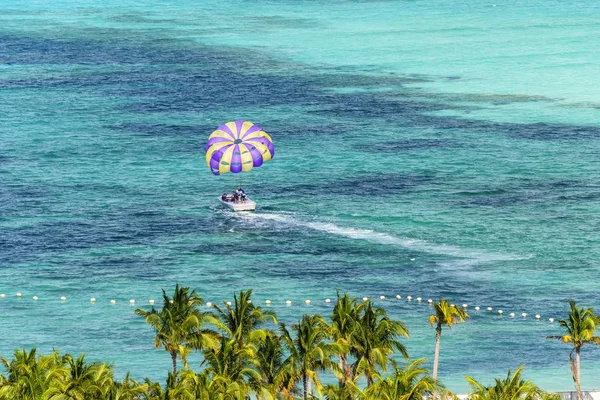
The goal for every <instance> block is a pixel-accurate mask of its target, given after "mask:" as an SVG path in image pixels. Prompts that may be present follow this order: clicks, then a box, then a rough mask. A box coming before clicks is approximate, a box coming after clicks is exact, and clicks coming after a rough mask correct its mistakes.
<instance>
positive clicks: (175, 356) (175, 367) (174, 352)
mask: <svg viewBox="0 0 600 400" xmlns="http://www.w3.org/2000/svg"><path fill="white" fill-rule="evenodd" d="M171 361H172V362H173V378H175V376H176V375H177V352H176V351H172V352H171Z"/></svg>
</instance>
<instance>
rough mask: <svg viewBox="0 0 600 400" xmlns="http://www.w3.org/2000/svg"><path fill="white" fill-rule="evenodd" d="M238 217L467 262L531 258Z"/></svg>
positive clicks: (279, 218)
mask: <svg viewBox="0 0 600 400" xmlns="http://www.w3.org/2000/svg"><path fill="white" fill-rule="evenodd" d="M239 217H240V218H244V219H248V220H253V221H255V222H257V223H259V222H263V223H266V222H275V223H280V224H285V225H288V226H294V227H304V228H309V229H312V230H315V231H320V232H326V233H330V234H333V235H337V236H342V237H347V238H351V239H359V240H365V241H368V242H371V243H377V244H383V245H392V246H397V247H401V248H404V249H407V250H412V251H415V252H419V253H428V254H434V255H441V256H447V257H453V258H459V259H464V260H468V262H466V263H465V265H467V264H471V265H472V264H473V263H477V264H481V263H487V262H495V261H516V260H526V259H530V258H533V257H534V255H533V254H529V255H526V256H522V255H514V254H500V253H491V252H485V251H479V250H470V249H464V248H461V247H459V246H452V245H440V244H435V243H430V242H428V241H427V240H420V239H409V238H401V237H398V236H394V235H391V234H388V233H382V232H376V231H373V230H370V229H360V228H348V227H342V226H339V225H336V224H334V223H331V222H309V221H302V220H299V219H297V218H295V217H294V216H292V215H286V214H262V213H254V214H247V215H240V216H239ZM411 260H412V259H411Z"/></svg>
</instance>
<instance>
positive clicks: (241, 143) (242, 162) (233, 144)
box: [206, 121, 275, 175]
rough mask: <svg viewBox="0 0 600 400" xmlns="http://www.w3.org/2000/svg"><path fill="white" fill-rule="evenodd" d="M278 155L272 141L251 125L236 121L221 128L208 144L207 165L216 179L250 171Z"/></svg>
mask: <svg viewBox="0 0 600 400" xmlns="http://www.w3.org/2000/svg"><path fill="white" fill-rule="evenodd" d="M274 155H275V147H273V140H272V139H271V137H270V136H269V135H268V134H267V132H265V131H263V130H262V128H261V127H259V126H256V125H254V124H253V123H252V122H249V121H234V122H228V123H226V124H223V125H221V126H219V127H218V128H217V130H216V131H214V132H213V133H211V134H210V136H209V137H208V143H206V164H207V165H208V168H210V170H211V172H212V173H213V174H215V175H223V174H225V173H227V172H233V173H234V174H237V173H238V172H242V171H244V172H247V171H250V170H251V169H252V168H254V167H260V166H261V165H262V164H263V162H265V161H269V160H270V159H271V158H273V156H274Z"/></svg>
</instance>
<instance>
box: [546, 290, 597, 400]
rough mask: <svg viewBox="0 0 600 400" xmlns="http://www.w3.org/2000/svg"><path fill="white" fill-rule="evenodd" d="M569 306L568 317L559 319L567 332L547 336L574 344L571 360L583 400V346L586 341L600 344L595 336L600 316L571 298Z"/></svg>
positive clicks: (578, 390)
mask: <svg viewBox="0 0 600 400" xmlns="http://www.w3.org/2000/svg"><path fill="white" fill-rule="evenodd" d="M569 306H570V307H571V310H569V312H568V319H566V320H565V319H559V320H558V323H559V324H560V326H562V327H563V328H564V329H565V331H566V334H565V335H563V336H547V337H546V338H547V339H558V340H560V341H562V342H563V343H572V344H573V350H572V351H571V353H570V354H569V360H570V362H571V371H572V372H573V380H574V381H575V388H576V390H577V399H578V400H581V348H582V347H583V345H584V344H585V343H594V344H600V337H598V336H594V333H596V329H597V324H598V317H597V316H596V315H594V309H593V308H587V309H586V308H583V307H581V308H577V303H576V302H575V300H569ZM573 352H575V360H573Z"/></svg>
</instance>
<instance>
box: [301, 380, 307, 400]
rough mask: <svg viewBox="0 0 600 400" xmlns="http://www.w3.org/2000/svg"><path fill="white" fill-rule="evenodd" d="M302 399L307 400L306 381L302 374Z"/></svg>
mask: <svg viewBox="0 0 600 400" xmlns="http://www.w3.org/2000/svg"><path fill="white" fill-rule="evenodd" d="M302 389H303V390H302V398H303V399H304V400H306V399H307V396H308V380H307V376H306V374H302Z"/></svg>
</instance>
